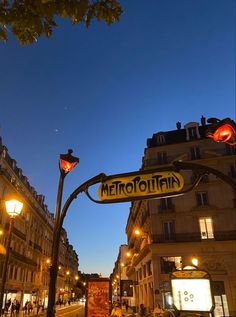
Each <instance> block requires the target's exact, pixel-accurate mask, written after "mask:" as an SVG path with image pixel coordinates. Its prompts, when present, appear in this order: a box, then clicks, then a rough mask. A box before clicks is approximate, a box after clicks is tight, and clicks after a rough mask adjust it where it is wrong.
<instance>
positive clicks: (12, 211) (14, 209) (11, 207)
mask: <svg viewBox="0 0 236 317" xmlns="http://www.w3.org/2000/svg"><path fill="white" fill-rule="evenodd" d="M5 205H6V211H7V213H8V215H9V216H10V224H9V230H8V240H7V246H6V256H5V261H4V264H3V272H2V285H1V293H0V316H1V315H2V308H3V297H4V293H5V284H6V279H7V267H8V260H9V254H10V246H11V237H12V229H13V226H14V220H15V217H17V216H18V215H19V214H20V213H21V211H22V208H23V203H21V202H20V201H18V200H16V199H12V200H8V201H6V202H5Z"/></svg>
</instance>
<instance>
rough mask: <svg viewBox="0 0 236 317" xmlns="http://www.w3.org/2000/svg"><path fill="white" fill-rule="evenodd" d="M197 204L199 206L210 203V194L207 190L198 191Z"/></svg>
mask: <svg viewBox="0 0 236 317" xmlns="http://www.w3.org/2000/svg"><path fill="white" fill-rule="evenodd" d="M196 199H197V205H198V206H207V205H209V203H208V195H207V193H206V192H197V193H196Z"/></svg>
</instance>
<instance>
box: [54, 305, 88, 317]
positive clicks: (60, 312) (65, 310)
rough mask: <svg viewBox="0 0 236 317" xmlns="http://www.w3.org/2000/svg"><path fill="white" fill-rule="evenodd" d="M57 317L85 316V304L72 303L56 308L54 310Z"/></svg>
mask: <svg viewBox="0 0 236 317" xmlns="http://www.w3.org/2000/svg"><path fill="white" fill-rule="evenodd" d="M56 316H58V317H84V316H85V305H84V304H73V305H69V306H68V305H67V306H65V307H61V308H58V309H57V311H56Z"/></svg>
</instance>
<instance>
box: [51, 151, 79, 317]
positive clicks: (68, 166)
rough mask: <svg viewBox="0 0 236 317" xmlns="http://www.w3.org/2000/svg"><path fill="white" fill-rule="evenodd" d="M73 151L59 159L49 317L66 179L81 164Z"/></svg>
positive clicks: (53, 305)
mask: <svg viewBox="0 0 236 317" xmlns="http://www.w3.org/2000/svg"><path fill="white" fill-rule="evenodd" d="M72 153H73V151H72V150H71V149H69V150H68V153H67V154H61V155H60V158H59V162H58V163H59V170H60V178H59V184H58V191H57V200H56V209H55V219H54V227H53V242H52V264H51V266H50V282H49V294H48V308H47V317H53V316H54V315H55V309H54V308H55V299H56V282H57V272H58V255H59V246H60V235H61V227H62V226H61V202H62V192H63V185H64V179H65V177H66V175H67V174H68V173H69V172H71V171H72V170H73V169H74V168H75V166H76V165H77V164H78V163H79V158H78V157H75V156H73V155H72Z"/></svg>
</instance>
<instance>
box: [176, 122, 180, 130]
mask: <svg viewBox="0 0 236 317" xmlns="http://www.w3.org/2000/svg"><path fill="white" fill-rule="evenodd" d="M176 128H177V129H178V130H180V129H181V123H180V122H179V121H178V122H177V123H176Z"/></svg>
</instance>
